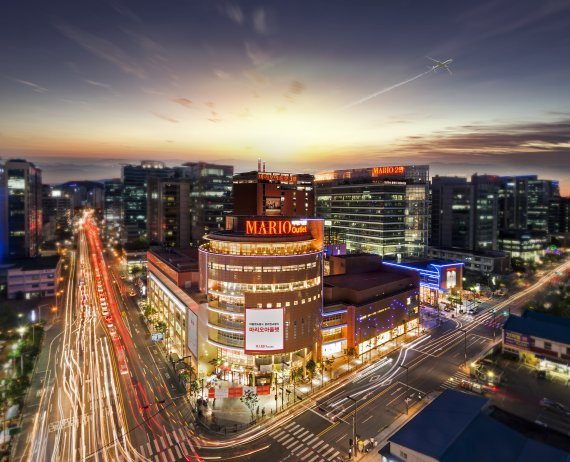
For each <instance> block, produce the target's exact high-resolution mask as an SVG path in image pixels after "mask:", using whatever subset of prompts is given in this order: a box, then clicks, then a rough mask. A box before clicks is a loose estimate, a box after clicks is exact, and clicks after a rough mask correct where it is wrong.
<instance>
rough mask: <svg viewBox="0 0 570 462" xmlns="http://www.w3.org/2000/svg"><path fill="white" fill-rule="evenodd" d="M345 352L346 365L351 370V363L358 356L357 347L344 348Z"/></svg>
mask: <svg viewBox="0 0 570 462" xmlns="http://www.w3.org/2000/svg"><path fill="white" fill-rule="evenodd" d="M402 322H403V323H404V322H405V321H402ZM344 353H345V354H346V367H347V369H348V370H350V364H349V363H350V361H352V360H353V359H354V357H355V356H356V348H354V347H348V348H347V349H346V350H344Z"/></svg>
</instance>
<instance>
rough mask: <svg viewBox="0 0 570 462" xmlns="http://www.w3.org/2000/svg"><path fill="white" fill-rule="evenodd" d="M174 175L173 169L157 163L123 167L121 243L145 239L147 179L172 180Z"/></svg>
mask: <svg viewBox="0 0 570 462" xmlns="http://www.w3.org/2000/svg"><path fill="white" fill-rule="evenodd" d="M174 173H175V171H174V169H172V168H168V167H166V165H165V164H164V163H163V162H158V161H150V160H145V161H142V162H141V165H124V166H123V168H122V178H121V179H122V182H123V212H122V218H123V229H122V232H123V234H122V237H121V239H122V241H123V243H126V242H131V241H135V240H137V239H141V238H142V239H147V224H146V220H147V180H148V178H150V177H157V178H172V177H174Z"/></svg>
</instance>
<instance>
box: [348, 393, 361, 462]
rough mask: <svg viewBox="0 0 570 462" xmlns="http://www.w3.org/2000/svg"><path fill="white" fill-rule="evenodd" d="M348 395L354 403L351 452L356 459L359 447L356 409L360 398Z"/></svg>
mask: <svg viewBox="0 0 570 462" xmlns="http://www.w3.org/2000/svg"><path fill="white" fill-rule="evenodd" d="M346 397H347V398H348V399H349V400H351V401H352V402H353V403H354V414H353V415H352V454H351V458H352V459H355V458H356V451H357V448H358V445H357V444H356V411H357V410H358V405H357V401H358V400H356V399H354V398H353V397H352V396H350V395H346Z"/></svg>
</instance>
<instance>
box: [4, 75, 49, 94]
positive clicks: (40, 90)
mask: <svg viewBox="0 0 570 462" xmlns="http://www.w3.org/2000/svg"><path fill="white" fill-rule="evenodd" d="M8 78H9V79H10V80H13V81H14V82H17V83H20V84H22V85H25V86H26V87H29V88H31V89H32V90H34V91H35V92H36V93H45V92H46V91H48V89H47V88H45V87H42V86H41V85H38V84H35V83H33V82H30V81H28V80H20V79H14V78H12V77H8Z"/></svg>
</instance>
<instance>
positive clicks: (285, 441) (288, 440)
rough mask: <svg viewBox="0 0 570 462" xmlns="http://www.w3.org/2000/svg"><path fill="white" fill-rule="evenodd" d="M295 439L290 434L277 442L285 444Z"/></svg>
mask: <svg viewBox="0 0 570 462" xmlns="http://www.w3.org/2000/svg"><path fill="white" fill-rule="evenodd" d="M293 440H295V438H293V437H292V436H290V437H289V438H287V439H286V440H284V441H280V442H279V443H281V444H282V445H283V446H285V445H286V444H289V443H290V442H291V441H293Z"/></svg>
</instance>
